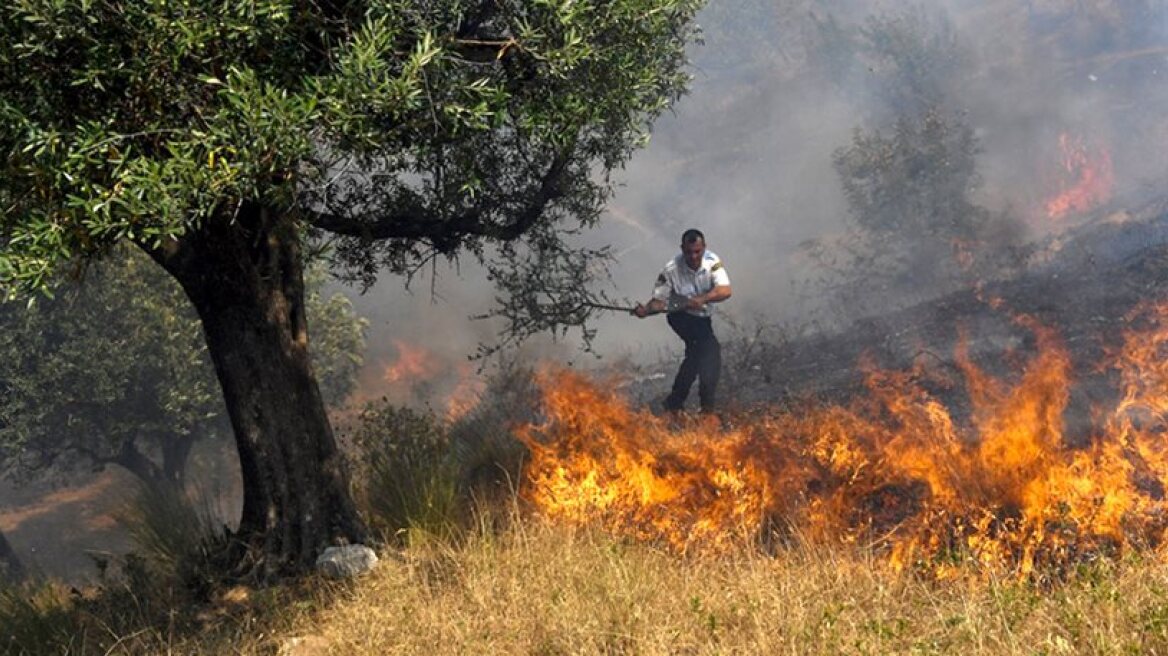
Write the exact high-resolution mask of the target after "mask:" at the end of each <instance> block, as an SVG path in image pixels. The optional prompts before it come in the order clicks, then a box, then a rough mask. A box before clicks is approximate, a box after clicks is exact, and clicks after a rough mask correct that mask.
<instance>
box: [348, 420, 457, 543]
mask: <svg viewBox="0 0 1168 656" xmlns="http://www.w3.org/2000/svg"><path fill="white" fill-rule="evenodd" d="M352 441H353V445H354V446H355V448H356V450H357V453H356V457H357V462H355V463H354V465H355V466H354V470H355V473H356V475H357V476H356V478H357V480H358V481H360V483H361V484H360V485H359V487H360V488H361V489H360V491H359V492H360V493H359V494H358V497H359V498H360V499H362V501H363V503H364V505H365V510H366V515H367V517H368V518H369V522H370V524H371V526H372V527H373V528H374V529H375V530H381V531H383V532H384V533H385V534H387V535H389V536H392V539H394V540H395V541H399V542H409V541H410V540H411V539H415V538H417V537H421V536H423V535H427V534H428V535H433V536H438V537H449V536H451V535H452V533H453V531H454V529H455V527H456V525H457V515H458V511H459V509H458V483H457V468H456V466H455V464H454V461H453V460H452V458H451V456H450V448H449V445H450V441H449V437H448V435H447V433H446V427H445V426H444V425H443V423H442V422H441V421H440V420H439V419H438V418H437V417H435V416H434V414H433V413H431V412H420V411H416V410H412V409H410V408H403V407H397V406H394V405H392V404H390V403H388V402H386V401H384V400H383V401H382V403H381V404H379V405H378V404H370V405H367V406H366V407H365V409H364V410H362V411H361V414H360V416H359V417H358V421H357V425H356V428H355V431H354V434H353V437H352Z"/></svg>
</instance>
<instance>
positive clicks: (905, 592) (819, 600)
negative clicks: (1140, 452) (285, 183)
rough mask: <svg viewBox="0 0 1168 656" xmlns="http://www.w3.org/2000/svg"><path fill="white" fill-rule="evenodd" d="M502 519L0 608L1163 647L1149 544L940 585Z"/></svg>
mask: <svg viewBox="0 0 1168 656" xmlns="http://www.w3.org/2000/svg"><path fill="white" fill-rule="evenodd" d="M489 523H490V522H484V523H483V524H482V525H481V526H480V528H479V529H477V530H474V531H472V532H471V533H470V534H469V535H465V536H463V537H462V539H460V540H457V541H439V540H427V539H424V538H420V539H414V540H411V541H410V542H411V545H410V546H407V547H405V548H403V549H401V550H397V551H393V552H391V553H386V554H385V556H386V557H385V558H384V560H383V562H382V564H381V565H380V567H379V568H378V569H377V570H375V572H373V573H371V574H369V575H367V576H365V577H363V578H361V579H359V580H357V581H355V582H344V583H336V582H329V581H305V582H302V583H299V584H296V585H293V586H289V587H284V588H270V589H267V590H259V591H252V590H244V589H240V588H235V589H227V590H224V591H220V592H218V593H216V594H215V595H214V599H215V601H214V602H212V603H210V604H202V605H198V606H185V607H183V609H181V610H180V609H178V608H175V607H170V608H169V609H168V610H166V611H165V612H163V609H162V608H161V607H159V608H157V609H155V610H150V607H151V603H152V602H151V600H149V599H147V598H145V597H142V596H138V595H140V594H144V593H142V592H138V593H131V592H130V591H129V590H128V589H125V588H122V589H117V590H109V591H106V593H105V596H104V597H99V598H97V599H85V598H83V597H77V596H74V597H72V598H69V597H68V596H67V595H55V594H53V593H52V592H51V591H49V590H42V591H41V592H40V593H39V594H37V595H36V597H35V602H34V603H28V604H24V605H23V606H22V604H21V603H19V600H20V599H28V597H21V596H19V595H8V596H5V597H4V598H3V600H2V604H3V605H2V606H0V619H3V620H4V622H5V623H8V622H13V623H12V624H9V625H8V626H9V627H10V628H9V631H12V630H15V631H17V633H16V635H17V636H20V637H22V638H23V639H25V640H30V639H34V640H39V641H42V642H40V643H39V644H36V643H25V644H24V645H21V646H19V647H18V646H16V645H13V644H11V643H10V644H9V647H10V649H11V653H17V654H20V653H62V652H64V653H77V654H82V653H85V654H89V653H93V654H161V653H167V654H232V653H235V654H275V653H285V654H333V653H335V654H417V653H425V654H428V655H431V656H437V655H439V654H594V653H622V654H624V653H627V654H727V653H741V654H772V653H856V654H885V653H956V652H960V653H964V654H1013V653H1026V654H1034V653H1043V654H1060V653H1096V654H1117V653H1132V654H1154V653H1168V568H1166V566H1165V564H1164V563H1162V562H1161V561H1160V559H1159V558H1155V557H1152V556H1144V557H1136V558H1129V559H1127V560H1124V561H1122V562H1106V561H1104V562H1097V563H1093V564H1090V565H1086V566H1082V567H1081V568H1080V569H1078V570H1077V571H1076V572H1075V573H1073V574H1072V575H1071V576H1070V577H1069V578H1068V579H1067V580H1064V581H1061V582H1058V583H1055V584H1048V585H1044V586H1039V585H1036V584H1033V583H1027V582H1019V581H1018V580H1017V579H1015V578H1013V577H1010V576H1008V575H1006V573H1003V576H1001V577H990V578H988V579H987V578H984V577H981V578H971V579H968V580H963V581H950V582H941V583H938V582H928V581H922V580H918V579H916V578H914V577H913V576H911V575H907V574H896V573H892V572H889V571H887V570H886V569H885V568H884V567H883V566H881V565H879V564H878V561H877V560H875V559H870V558H866V557H865V556H864V555H863V554H862V553H860V552H857V551H855V550H853V549H851V548H847V547H840V548H838V549H823V548H811V547H806V546H795V547H789V548H785V549H783V550H782V551H780V552H778V553H772V554H766V553H762V552H759V551H743V552H740V553H738V554H736V555H733V556H728V557H720V558H717V559H690V558H684V557H679V556H676V555H670V554H668V553H666V552H664V551H661V550H658V549H655V548H653V547H651V546H646V545H636V544H629V543H624V542H620V541H617V540H614V539H613V538H610V537H608V536H605V535H599V534H594V533H588V532H582V531H570V530H567V529H563V528H558V527H554V526H548V525H546V524H543V523H542V522H539V521H538V520H534V519H527V520H515V521H511V522H509V527H508V528H506V529H502V530H496V529H487V528H485V526H486V525H487V524H489ZM416 537H418V536H416ZM159 593H160V591H158V590H154V591H152V592H150V594H159ZM159 601H161V600H159ZM21 609H23V613H20V612H14V611H20V610H21ZM6 632H8V631H6ZM297 638H299V640H297Z"/></svg>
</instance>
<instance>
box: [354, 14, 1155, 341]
mask: <svg viewBox="0 0 1168 656" xmlns="http://www.w3.org/2000/svg"><path fill="white" fill-rule="evenodd" d="M699 21H700V22H701V24H702V26H703V30H704V44H695V45H694V46H693V48H692V53H691V54H692V59H693V62H694V66H693V75H694V81H693V84H692V87H691V92H690V94H689V95H688V96H686V97H684V98H683V99H682V100H681V101H680V103H679V104H678V105H677V106H676V107H675V108H674V111H673V113H671V114H669V115H666V116H664V117H662V118H661V119H660V120H659V121H658V122H657V123H656V124H655V125H654V128H653V137H652V140H651V142H650V144H649V146H648V147H647V148H646V149H645V150H643V151H641V152H639V153H637V154H636V155H635V156H634V158H633V160H632V161H631V162H630V163H629V164H628V166H627V168H626V169H625V170H624V171H621V172H620V173H619V176H618V180H619V182H620V185H621V186H620V187H619V189H618V190H617V193H616V195H615V197H614V199H613V200H612V202H611V204H610V207H609V209H608V211H607V215H606V217H605V220H604V221H603V222H602V224H601V226H600V227H598V228H597V229H595V230H593V231H591V232H590V233H589V234H587V235H586V236H585V239H586V240H587V242H588V243H589V244H597V243H607V244H611V245H612V246H613V251H614V253H615V254H616V255H617V261H616V262H615V265H614V266H613V268H612V281H613V284H612V288H610V289H608V290H607V291H608V292H610V294H611V295H612V296H613V297H614V298H627V299H629V300H630V301H637V300H644V299H646V298H647V297H648V295H649V291H650V287H651V283H652V282H653V280H654V278H655V276H656V274H657V272H658V270H659V269H660V267H661V266H662V265H663V264H664V263H665V261H666V260H667V259H668V258H670V257H672V256H673V255H674V254H675V253H676V251H677V248H678V243H679V237H680V234H681V232H682V231H683V230H684V229H686V228H689V227H696V228H699V229H701V230H703V231H704V232H705V233H706V235H707V241H708V246H709V248H710V249H711V250H713V251H715V252H717V253H718V254H719V255H720V256H722V258H723V259H724V261H725V263H726V266H727V269H728V271H729V273H730V276H731V280H732V282H733V286H734V292H735V293H734V298H733V299H731V300H730V301H729V302H727V303H725V304H724V305H723V307H722V308H720V309H719V312H720V313H721V314H722V315H723V317H724V318H725V319H730V320H733V321H735V322H738V323H750V322H752V321H764V322H800V321H803V320H805V319H806V318H807V317H808V316H809V312H810V309H809V308H810V306H809V305H808V299H807V298H805V294H804V293H803V292H806V291H808V290H809V289H811V290H813V289H814V286H813V285H809V281H814V279H815V277H816V276H817V275H818V273H819V272H817V270H815V269H814V267H813V266H812V263H811V262H810V261H809V259H808V258H807V256H806V254H805V252H804V251H803V250H801V249H800V245H801V244H802V243H804V242H806V241H807V240H811V239H816V238H823V237H826V236H831V235H838V234H840V233H841V231H843V230H845V229H846V227H847V225H848V212H849V205H848V202H847V200H846V198H845V197H844V195H843V193H842V190H841V185H840V180H839V179H838V174H837V172H836V171H835V170H834V169H833V166H832V155H833V153H834V152H835V151H836V150H837V149H839V148H841V147H844V146H847V145H849V143H851V140H852V136H853V134H854V133H855V130H857V129H863V130H865V131H887V130H889V129H890V126H891V124H892V122H893V121H894V120H895V119H896V118H897V117H898V116H902V115H904V114H906V113H911V112H912V111H915V109H914V107H913V105H914V103H921V104H926V101H927V102H932V101H934V100H935V101H937V102H939V103H940V104H941V106H942V107H943V108H944V110H945V111H946V112H948V113H949V114H950V115H951V116H955V117H959V118H960V120H962V121H964V122H965V123H966V124H967V125H969V126H970V127H971V128H972V130H973V134H974V135H975V137H976V138H977V140H978V144H979V146H980V152H979V153H978V155H977V172H978V176H977V181H978V183H979V184H977V186H976V187H975V188H972V189H970V190H968V191H969V198H970V199H971V201H972V202H973V203H975V204H977V205H979V206H981V207H984V208H985V209H987V210H989V211H990V212H993V213H1004V214H1006V215H1009V216H1011V217H1013V218H1014V219H1016V220H1017V221H1019V222H1021V223H1022V224H1024V225H1025V226H1026V227H1027V229H1028V230H1029V237H1030V238H1037V237H1040V236H1041V235H1043V234H1044V233H1046V232H1049V231H1053V230H1059V229H1063V228H1065V227H1066V225H1067V223H1065V222H1064V223H1061V224H1060V223H1055V222H1051V221H1050V220H1049V217H1047V216H1046V212H1045V209H1044V207H1045V205H1044V202H1045V201H1046V200H1047V199H1048V198H1049V197H1051V196H1052V195H1053V194H1056V193H1057V192H1058V191H1059V189H1060V185H1063V186H1066V185H1068V184H1071V183H1072V182H1074V180H1073V175H1074V173H1073V172H1070V173H1068V172H1066V171H1063V170H1062V168H1061V167H1062V161H1063V159H1064V154H1063V153H1061V152H1060V145H1059V144H1060V136H1063V141H1064V142H1065V141H1066V139H1067V138H1069V139H1072V140H1077V142H1079V143H1083V144H1086V145H1087V147H1086V150H1087V152H1088V153H1092V152H1106V153H1108V156H1109V158H1110V160H1111V163H1112V166H1113V177H1114V180H1115V189H1114V190H1112V192H1111V194H1110V196H1109V198H1110V199H1111V200H1110V201H1109V205H1108V206H1103V207H1098V208H1093V210H1092V211H1094V212H1108V211H1113V210H1118V209H1123V207H1124V206H1125V205H1126V204H1138V203H1139V202H1141V200H1142V199H1146V198H1148V197H1149V196H1151V195H1152V194H1156V193H1160V190H1159V189H1158V188H1157V187H1158V185H1159V184H1161V183H1162V181H1163V180H1164V177H1165V176H1164V174H1165V172H1166V171H1168V148H1165V146H1166V145H1168V120H1166V119H1165V118H1164V117H1165V116H1168V112H1166V111H1165V109H1166V105H1168V84H1166V82H1168V5H1164V4H1163V3H1161V2H1158V1H1156V0H1093V1H1087V2H1083V1H1082V0H1077V1H1071V0H1030V1H1028V2H1012V1H1009V0H991V1H986V0H944V1H943V2H938V3H929V4H928V5H927V6H926V5H918V4H915V3H908V2H884V3H870V2H859V1H858V0H778V1H771V2H767V1H764V0H743V1H737V2H729V1H728V0H713V1H712V2H711V3H710V5H709V6H708V7H707V8H706V10H705V11H704V12H703V14H702V15H701V16H700V17H699ZM889 53H892V54H889ZM897 57H900V58H899V59H897ZM1068 176H1070V178H1068ZM1082 218H1084V217H1083V216H1079V217H1078V219H1079V220H1081V219H1082ZM493 296H494V292H493V290H492V288H491V287H490V285H489V284H488V283H487V281H486V280H485V276H484V275H483V273H482V271H481V270H480V269H479V268H478V267H477V266H475V265H474V264H473V263H471V262H469V261H464V262H463V263H462V267H461V268H454V267H447V266H444V265H439V266H438V267H437V268H436V269H435V271H434V273H433V276H432V277H425V278H424V279H423V280H416V281H415V282H414V285H413V287H412V288H411V289H410V290H404V289H403V288H402V281H401V280H400V279H394V278H390V279H385V280H382V281H380V282H379V283H378V284H377V285H376V286H375V287H374V288H373V289H372V290H370V291H369V293H367V294H365V295H363V296H356V297H355V298H354V300H355V303H356V305H357V307H358V310H359V311H360V312H361V313H363V314H364V315H365V316H367V317H369V318H370V320H371V333H370V343H371V354H370V356H371V357H370V359H371V360H377V359H378V358H383V359H384V358H387V357H392V352H391V351H392V348H391V347H389V346H388V344H389V340H390V338H391V337H396V338H400V339H406V340H410V341H415V342H417V343H420V344H422V345H424V346H426V347H428V348H430V349H432V350H435V351H438V352H440V353H442V354H444V355H445V356H446V357H449V358H452V359H463V358H464V357H465V356H467V355H468V354H472V353H474V352H475V347H476V345H477V344H479V343H484V342H487V343H489V342H491V341H493V340H494V339H495V331H496V330H498V326H497V325H493V324H491V323H490V322H481V321H470V320H469V319H468V317H470V316H471V315H476V314H481V313H482V312H484V311H486V310H488V309H489V308H490V306H491V304H492V302H493ZM813 296H814V295H813ZM823 300H824V299H822V298H819V299H816V298H812V299H811V301H812V302H815V301H820V302H822V301H823ZM663 324H664V322H661V321H656V320H652V319H650V320H645V321H638V320H635V319H632V318H630V317H627V316H620V315H616V314H609V315H608V316H604V317H601V318H600V319H599V320H598V322H597V324H596V325H597V328H599V334H598V336H597V339H596V341H595V343H594V346H595V348H596V351H597V352H598V353H599V354H601V355H602V356H604V357H605V358H609V359H613V358H623V357H630V358H633V359H635V360H641V361H654V360H655V359H658V358H660V357H661V356H662V354H664V353H669V352H674V351H676V350H677V349H678V348H679V347H678V345H677V344H676V343H675V342H676V340H675V338H674V337H673V335H672V334H671V333H670V331H669V330H668V328H666V327H665V326H664V325H663ZM723 325H725V324H723ZM578 346H579V343H578V341H577V340H574V339H572V338H569V339H568V340H566V341H561V342H554V341H552V340H550V339H549V340H535V341H533V342H532V343H531V344H529V345H528V346H527V347H526V348H527V349H529V350H530V351H531V352H532V353H534V354H538V355H539V356H541V357H551V358H554V359H559V360H573V361H580V362H589V361H590V360H591V358H590V356H584V355H581V353H580V352H579V350H578Z"/></svg>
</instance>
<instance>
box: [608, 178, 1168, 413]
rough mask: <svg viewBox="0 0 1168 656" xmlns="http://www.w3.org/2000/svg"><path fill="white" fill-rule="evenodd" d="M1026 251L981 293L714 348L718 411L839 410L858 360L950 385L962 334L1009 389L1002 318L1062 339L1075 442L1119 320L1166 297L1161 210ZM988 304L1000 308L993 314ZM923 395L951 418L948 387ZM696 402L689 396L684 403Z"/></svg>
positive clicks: (648, 398) (1010, 350)
mask: <svg viewBox="0 0 1168 656" xmlns="http://www.w3.org/2000/svg"><path fill="white" fill-rule="evenodd" d="M1034 247H1035V248H1034V251H1035V253H1034V255H1033V256H1032V257H1031V260H1030V263H1029V265H1028V267H1027V269H1026V271H1025V272H1024V273H1023V274H1022V275H1019V276H1018V277H1016V278H1013V279H1009V280H999V281H995V282H992V283H989V284H986V285H984V287H983V288H982V290H981V291H980V292H977V291H974V290H971V289H967V290H962V291H957V292H953V293H950V294H947V295H944V296H941V297H939V298H936V299H933V300H931V301H928V302H924V303H919V304H916V305H913V306H911V307H907V308H904V309H901V310H897V311H894V312H890V313H888V314H885V315H882V316H875V317H867V318H864V319H862V320H858V321H856V322H854V323H852V324H851V325H850V326H849V327H847V328H846V329H844V330H841V331H838V332H834V333H819V334H809V335H803V336H799V337H795V338H790V339H785V340H783V341H781V342H774V341H771V342H768V341H766V340H737V341H735V340H733V339H730V340H728V339H726V338H723V384H722V385H721V386H720V388H721V391H720V394H719V395H720V402H721V403H722V404H723V405H724V406H726V407H727V408H729V409H733V408H741V407H743V406H752V405H758V404H776V403H779V404H783V403H787V402H791V401H793V400H796V399H799V400H803V399H807V398H814V399H822V400H825V401H842V400H846V399H847V398H848V397H850V396H852V395H853V394H856V393H859V392H861V391H862V390H863V385H864V373H863V371H862V370H861V368H860V366H859V363H860V362H861V359H863V358H867V359H868V361H870V362H872V363H874V364H875V365H876V366H878V367H880V368H887V369H907V368H910V367H912V366H913V365H914V364H916V365H919V366H922V367H924V368H925V369H926V370H927V371H931V372H934V373H938V374H940V375H939V376H938V378H946V377H948V378H950V379H952V378H955V377H958V376H956V373H957V370H956V367H955V366H954V349H955V347H956V346H957V343H958V339H959V335H960V334H961V333H964V334H965V336H966V338H967V340H968V341H967V344H968V348H969V353H970V355H971V356H972V359H973V361H974V362H976V363H977V364H978V365H979V366H980V367H982V368H983V369H985V370H986V371H988V372H989V373H991V374H993V375H995V376H999V377H1002V376H1004V377H1005V378H1006V379H1007V380H1010V375H1011V374H1012V373H1013V374H1016V373H1017V372H1019V371H1020V369H1021V367H1023V366H1024V364H1025V362H1026V360H1027V357H1028V355H1031V354H1033V353H1034V350H1035V346H1036V338H1035V335H1034V333H1033V331H1032V330H1030V329H1028V328H1026V327H1025V326H1023V325H1020V324H1019V322H1017V321H1015V320H1013V319H1012V316H1013V315H1019V314H1024V315H1027V316H1029V317H1033V318H1034V319H1036V320H1037V321H1038V323H1040V324H1042V325H1043V326H1046V327H1049V328H1052V329H1054V330H1055V331H1056V332H1057V334H1059V335H1061V337H1062V340H1063V343H1064V344H1065V345H1066V348H1067V350H1068V352H1069V354H1070V357H1071V360H1072V366H1073V374H1074V377H1075V380H1076V381H1077V383H1076V384H1075V385H1074V387H1073V389H1072V398H1071V401H1070V403H1069V404H1068V409H1067V416H1066V417H1065V419H1066V421H1067V426H1068V429H1069V430H1068V433H1069V434H1071V435H1074V434H1075V433H1076V430H1075V429H1076V427H1079V426H1081V425H1083V423H1084V422H1087V421H1089V419H1090V418H1089V417H1088V416H1087V415H1088V414H1089V411H1090V408H1091V407H1092V406H1095V405H1098V404H1099V403H1100V402H1101V401H1103V402H1105V401H1107V400H1108V399H1109V397H1111V396H1113V395H1114V394H1115V391H1114V390H1115V385H1114V380H1112V378H1113V377H1114V374H1113V373H1109V372H1108V371H1106V370H1105V369H1104V370H1102V371H1101V370H1100V364H1101V363H1102V362H1103V361H1104V360H1105V357H1106V354H1107V349H1108V348H1114V347H1116V346H1118V345H1119V343H1120V341H1121V339H1122V334H1123V331H1124V329H1125V328H1126V327H1127V325H1128V315H1129V313H1130V312H1131V311H1132V310H1133V308H1135V307H1137V306H1138V305H1139V304H1140V303H1143V302H1151V301H1157V300H1161V299H1164V298H1166V297H1168V202H1165V201H1163V200H1161V201H1158V202H1156V203H1151V204H1148V205H1147V206H1145V207H1144V208H1143V209H1141V210H1139V211H1137V212H1131V211H1126V212H1114V213H1112V214H1111V215H1109V216H1107V217H1101V218H1098V219H1097V220H1095V221H1091V222H1088V223H1085V224H1083V225H1080V226H1078V227H1076V228H1073V229H1068V230H1067V231H1065V232H1063V233H1062V234H1060V235H1058V236H1056V237H1051V238H1048V239H1046V240H1045V241H1043V242H1042V243H1038V244H1035V245H1034ZM988 299H1000V301H1001V302H1000V304H996V309H995V307H994V306H993V305H994V304H991V303H990V302H988ZM748 341H749V345H748V346H747V342H748ZM673 366H675V365H674V364H672V363H671V364H667V365H664V366H662V367H661V371H662V372H664V371H668V374H667V375H661V374H660V373H658V374H657V376H655V377H652V378H649V377H646V378H643V379H642V382H641V383H640V384H637V385H633V386H632V390H631V395H632V396H633V398H635V399H637V400H638V401H639V402H640V403H645V404H648V405H649V406H650V407H655V406H656V405H657V403H659V399H660V398H662V397H663V396H664V395H665V394H666V393H667V392H668V387H669V384H670V382H671V380H672V373H673V370H672V368H671V367H673ZM946 374H947V375H946ZM929 377H930V378H931V377H932V376H929ZM931 391H935V392H936V393H937V394H938V395H939V396H940V397H941V398H942V399H943V400H945V401H946V403H947V404H948V405H949V406H950V407H951V408H952V409H954V410H955V414H957V415H958V416H960V415H961V413H962V406H963V405H964V400H963V398H962V395H961V392H960V389H959V388H954V389H942V388H939V389H937V390H931ZM696 396H697V394H696V389H695V390H694V392H693V394H692V395H691V399H690V403H691V404H693V403H696Z"/></svg>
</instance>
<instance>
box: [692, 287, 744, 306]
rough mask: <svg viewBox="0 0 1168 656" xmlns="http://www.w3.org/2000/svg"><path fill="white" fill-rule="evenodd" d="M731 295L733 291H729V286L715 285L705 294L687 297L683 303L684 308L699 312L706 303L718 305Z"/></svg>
mask: <svg viewBox="0 0 1168 656" xmlns="http://www.w3.org/2000/svg"><path fill="white" fill-rule="evenodd" d="M731 294H733V291H732V290H731V289H730V285H716V286H715V287H714V288H713V289H711V290H710V291H708V292H706V293H705V294H698V295H697V296H691V297H689V299H687V300H686V302H685V307H686V309H687V310H700V309H702V308H703V307H705V305H706V303H720V302H722V301H724V300H726V299H728V298H730V296H731Z"/></svg>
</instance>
